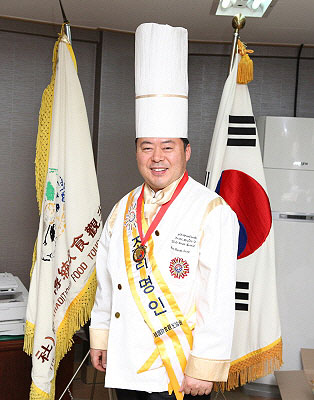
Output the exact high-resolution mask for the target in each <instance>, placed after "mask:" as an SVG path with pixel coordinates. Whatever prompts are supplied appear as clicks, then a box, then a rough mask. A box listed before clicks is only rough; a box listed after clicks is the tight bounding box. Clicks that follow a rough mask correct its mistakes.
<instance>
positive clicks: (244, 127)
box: [227, 115, 256, 147]
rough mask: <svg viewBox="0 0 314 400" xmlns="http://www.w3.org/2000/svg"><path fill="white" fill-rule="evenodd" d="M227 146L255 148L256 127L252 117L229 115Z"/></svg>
mask: <svg viewBox="0 0 314 400" xmlns="http://www.w3.org/2000/svg"><path fill="white" fill-rule="evenodd" d="M227 146H250V147H255V146H256V125H255V119H254V117H253V116H252V115H248V116H246V115H229V127H228V141H227Z"/></svg>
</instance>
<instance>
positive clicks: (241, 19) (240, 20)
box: [228, 14, 246, 75]
mask: <svg viewBox="0 0 314 400" xmlns="http://www.w3.org/2000/svg"><path fill="white" fill-rule="evenodd" d="M245 21H246V20H245V16H244V15H242V14H237V15H235V16H234V17H233V18H232V27H233V29H234V33H233V41H232V51H231V56H230V64H229V73H228V75H229V74H230V72H231V70H232V67H233V61H234V56H235V54H236V52H237V48H238V39H239V31H240V29H242V28H244V25H245Z"/></svg>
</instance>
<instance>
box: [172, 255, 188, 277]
mask: <svg viewBox="0 0 314 400" xmlns="http://www.w3.org/2000/svg"><path fill="white" fill-rule="evenodd" d="M169 269H170V273H171V275H172V276H173V277H174V278H178V279H180V278H182V279H183V278H185V277H186V276H187V274H188V273H189V272H190V269H189V264H188V263H187V262H186V261H185V260H183V258H179V257H175V258H173V259H172V260H171V261H170V266H169Z"/></svg>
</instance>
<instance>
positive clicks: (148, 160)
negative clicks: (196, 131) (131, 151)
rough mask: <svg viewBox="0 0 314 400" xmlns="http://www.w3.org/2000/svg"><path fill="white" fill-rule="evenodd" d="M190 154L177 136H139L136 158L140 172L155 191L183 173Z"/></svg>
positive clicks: (188, 147)
mask: <svg viewBox="0 0 314 400" xmlns="http://www.w3.org/2000/svg"><path fill="white" fill-rule="evenodd" d="M190 156H191V147H190V145H189V144H188V145H187V147H186V150H184V144H183V141H182V140H181V139H179V138H139V139H138V140H137V145H136V160H137V166H138V170H139V172H140V174H141V175H142V177H143V178H144V180H145V182H146V183H147V184H148V185H149V186H150V187H151V188H152V189H153V190H154V191H155V192H157V191H158V190H161V189H164V188H165V187H167V186H168V185H170V184H171V183H172V182H174V181H175V180H176V179H179V178H180V176H181V175H183V173H184V171H185V169H186V163H187V161H188V160H189V159H190Z"/></svg>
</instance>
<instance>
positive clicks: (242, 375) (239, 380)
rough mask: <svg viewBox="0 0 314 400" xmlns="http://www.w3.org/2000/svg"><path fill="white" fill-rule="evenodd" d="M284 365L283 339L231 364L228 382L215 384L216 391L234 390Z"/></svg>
mask: <svg viewBox="0 0 314 400" xmlns="http://www.w3.org/2000/svg"><path fill="white" fill-rule="evenodd" d="M281 365H282V339H281V338H279V339H278V340H276V341H275V342H274V343H272V344H270V345H268V346H266V347H263V348H262V349H259V350H256V351H253V352H252V353H249V354H247V355H246V356H244V357H241V358H239V359H238V360H235V361H233V362H232V363H231V367H230V370H229V376H228V380H227V382H215V383H214V390H215V391H219V390H222V391H224V390H232V389H235V388H237V387H239V386H242V385H245V384H246V383H248V382H252V381H255V380H256V379H259V378H262V377H263V376H266V375H268V374H271V373H273V372H274V371H275V370H278V369H279V368H280V367H281Z"/></svg>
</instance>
